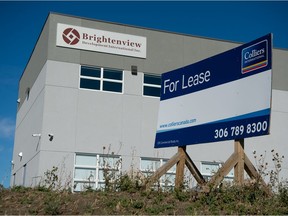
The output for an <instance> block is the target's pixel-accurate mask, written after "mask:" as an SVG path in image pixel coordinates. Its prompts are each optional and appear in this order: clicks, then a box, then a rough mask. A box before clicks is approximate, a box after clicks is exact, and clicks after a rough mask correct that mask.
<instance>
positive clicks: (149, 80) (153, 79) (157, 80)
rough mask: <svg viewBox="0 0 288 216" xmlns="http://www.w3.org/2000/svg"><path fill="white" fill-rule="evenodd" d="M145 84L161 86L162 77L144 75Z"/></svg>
mask: <svg viewBox="0 0 288 216" xmlns="http://www.w3.org/2000/svg"><path fill="white" fill-rule="evenodd" d="M144 83H146V84H153V85H161V77H160V76H154V75H149V74H144Z"/></svg>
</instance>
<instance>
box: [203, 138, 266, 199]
mask: <svg viewBox="0 0 288 216" xmlns="http://www.w3.org/2000/svg"><path fill="white" fill-rule="evenodd" d="M233 168H234V182H235V183H236V184H238V185H243V183H244V170H245V171H246V173H247V174H248V175H249V177H250V178H252V179H255V180H256V181H258V182H259V183H260V184H261V185H262V186H263V189H264V191H265V192H266V193H267V194H268V195H270V194H271V191H270V189H269V187H268V186H267V185H266V183H265V182H264V180H263V179H262V177H261V175H260V174H259V173H258V172H257V170H256V168H255V167H254V165H253V164H252V162H251V161H250V160H249V158H248V157H247V155H246V154H245V152H244V139H240V140H235V141H234V153H233V154H232V155H231V156H230V157H229V158H228V160H227V161H226V162H225V163H224V164H223V166H222V167H221V168H220V169H219V170H218V171H217V172H216V174H215V175H213V176H212V178H211V179H210V181H209V182H208V183H207V185H208V186H210V187H209V188H216V187H217V186H218V185H219V184H220V182H221V181H222V180H223V178H224V177H225V176H226V175H227V174H228V173H229V172H230V170H231V169H233Z"/></svg>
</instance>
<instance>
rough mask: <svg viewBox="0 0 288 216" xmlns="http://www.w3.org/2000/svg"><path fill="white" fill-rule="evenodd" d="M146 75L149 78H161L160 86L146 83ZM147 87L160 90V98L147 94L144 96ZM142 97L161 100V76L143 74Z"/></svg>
mask: <svg viewBox="0 0 288 216" xmlns="http://www.w3.org/2000/svg"><path fill="white" fill-rule="evenodd" d="M145 75H147V76H154V77H159V78H160V85H157V84H151V83H145ZM145 87H154V88H159V90H160V95H159V96H154V95H146V94H144V88H145ZM142 96H144V97H151V98H160V96H161V74H152V73H143V77H142Z"/></svg>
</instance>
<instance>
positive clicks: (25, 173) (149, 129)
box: [11, 13, 288, 191]
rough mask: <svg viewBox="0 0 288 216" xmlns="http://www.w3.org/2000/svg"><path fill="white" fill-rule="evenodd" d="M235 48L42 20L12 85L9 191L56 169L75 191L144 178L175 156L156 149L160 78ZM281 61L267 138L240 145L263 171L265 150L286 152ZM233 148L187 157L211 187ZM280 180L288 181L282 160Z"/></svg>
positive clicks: (83, 22) (61, 18)
mask: <svg viewBox="0 0 288 216" xmlns="http://www.w3.org/2000/svg"><path fill="white" fill-rule="evenodd" d="M237 46H239V44H237V43H233V42H227V41H219V40H214V39H207V38H201V37H194V36H190V35H184V34H176V33H171V32H164V31H159V30H152V29H146V28H141V27H133V26H127V25H121V24H115V23H108V22H103V21H97V20H90V19H85V18H78V17H72V16H67V15H60V14H55V13H51V14H49V16H48V18H47V20H46V23H45V25H44V27H43V29H42V32H41V34H40V36H39V38H38V41H37V43H36V45H35V48H34V50H33V53H32V54H31V57H30V60H29V62H28V63H27V66H26V68H25V70H24V72H23V75H22V77H21V79H20V82H19V99H18V111H17V121H16V130H15V143H14V152H13V166H12V177H11V186H14V185H23V186H29V187H30V186H36V185H38V184H39V183H40V182H41V181H43V177H44V173H45V172H46V171H47V170H51V169H52V168H53V166H54V167H58V171H59V173H58V175H59V177H60V179H61V180H62V184H66V183H68V182H70V183H72V185H73V187H74V190H75V191H79V190H83V189H84V188H85V187H86V186H87V185H88V186H91V187H93V188H102V187H104V184H105V180H104V178H105V175H106V174H107V173H105V171H107V169H108V170H110V171H111V172H112V171H114V172H112V173H116V174H117V173H120V172H132V171H133V172H139V173H142V174H143V175H149V174H151V173H152V172H153V171H154V170H156V169H157V168H158V167H159V166H161V165H162V164H164V163H165V162H166V161H167V160H168V159H169V158H170V157H171V156H173V155H174V154H175V153H176V152H177V148H175V147H173V148H161V149H154V140H155V133H156V126H157V115H158V108H159V94H160V88H161V83H160V78H161V74H162V73H164V72H167V71H171V70H174V69H176V68H180V67H183V66H185V65H189V64H192V63H195V62H197V61H200V60H202V59H205V58H208V57H211V56H213V55H216V54H218V53H221V52H224V51H227V50H229V49H232V48H234V47H237ZM287 61H288V52H287V50H280V49H273V83H272V88H273V91H272V115H271V134H270V135H268V136H263V137H257V138H249V139H246V140H245V151H246V154H247V155H248V157H250V159H251V160H252V161H253V157H254V155H253V153H252V152H253V151H256V152H257V153H256V154H258V152H259V155H260V154H263V155H266V158H265V160H267V161H268V162H269V166H270V168H273V163H272V160H271V158H272V153H271V150H272V149H274V150H275V152H278V153H280V154H281V155H284V154H285V152H288V151H287V150H288V146H287V144H286V143H285V142H286V139H285V137H286V134H287V133H288V92H287V91H288V76H287V73H288V66H287V64H286V62H287ZM233 147H234V145H233V141H225V142H219V143H209V144H201V145H192V146H188V147H187V152H188V153H189V154H190V157H191V158H192V160H193V161H194V162H195V164H196V165H197V167H198V168H199V170H200V171H201V172H202V174H203V175H204V176H205V177H207V178H209V176H211V174H212V173H213V172H214V171H215V169H217V168H218V167H219V166H221V163H223V162H224V161H225V160H226V159H227V158H228V157H229V156H230V155H231V154H232V152H233ZM265 151H266V153H265ZM285 156H286V155H285ZM270 161H271V163H270ZM254 162H255V164H256V165H257V163H258V162H257V161H254ZM282 170H283V171H282V173H283V176H282V177H283V178H287V176H288V162H287V159H286V158H284V159H283V164H282ZM174 177H175V168H172V169H171V170H170V171H169V172H168V173H167V175H166V176H165V179H164V178H163V179H162V180H161V181H162V183H163V185H166V186H167V185H171V184H173V183H174V180H173V179H174ZM227 178H233V171H231V173H230V174H229V175H228V176H227ZM191 184H192V185H193V184H194V183H193V179H192V180H191Z"/></svg>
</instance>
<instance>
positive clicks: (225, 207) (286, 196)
mask: <svg viewBox="0 0 288 216" xmlns="http://www.w3.org/2000/svg"><path fill="white" fill-rule="evenodd" d="M0 214H1V215H4V214H5V215H6V214H7V215H19V214H21V215H24V214H25V215H26V214H29V215H33V214H42V215H61V214H64V215H78V214H81V215H92V214H93V215H108V214H109V215H111V214H113V215H123V214H125V215H128V214H129V215H131V214H145V215H155V214H165V215H169V214H178V215H180V214H181V215H191V214H193V215H207V214H209V215H214V214H217V215H218V214H221V215H222V214H227V215H232V214H233V215H236V214H237V215H239V214H242V215H243V214H252V215H264V214H270V215H275V214H277V215H280V214H281V215H282V214H283V215H286V214H288V189H287V187H286V188H285V187H283V188H281V190H279V192H278V193H277V194H274V195H273V196H266V195H265V193H264V192H263V191H262V190H261V189H259V188H257V187H254V186H253V185H250V186H242V187H237V186H229V187H226V188H221V189H217V190H214V191H211V192H209V193H202V192H195V191H186V192H183V191H171V192H161V191H149V192H147V191H145V192H144V191H141V190H138V191H135V190H133V191H131V190H126V191H118V192H115V191H114V192H113V191H109V192H103V191H90V192H82V193H69V192H67V191H46V190H39V188H35V189H32V188H23V187H19V186H18V187H15V188H12V189H4V190H1V191H0Z"/></svg>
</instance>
